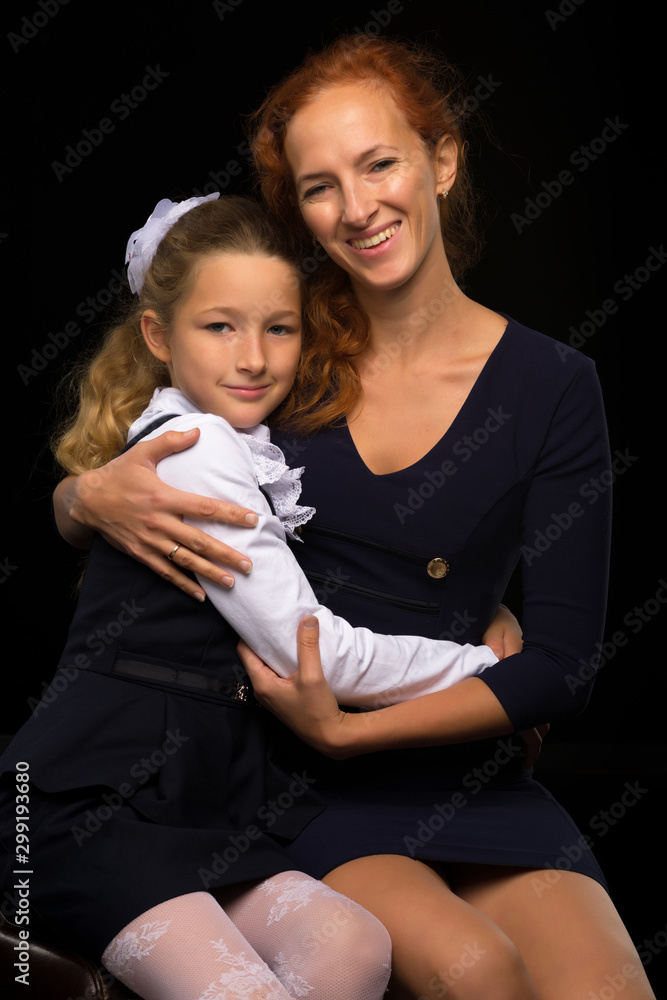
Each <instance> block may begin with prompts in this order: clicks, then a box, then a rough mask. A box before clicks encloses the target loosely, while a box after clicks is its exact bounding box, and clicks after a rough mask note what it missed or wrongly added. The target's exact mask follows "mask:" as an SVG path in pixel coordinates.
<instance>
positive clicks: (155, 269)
mask: <svg viewBox="0 0 667 1000" xmlns="http://www.w3.org/2000/svg"><path fill="white" fill-rule="evenodd" d="M224 253H226V254H232V253H238V254H249V255H253V254H258V255H260V256H264V257H278V258H280V259H282V260H284V261H286V262H287V263H289V264H290V265H292V266H293V267H294V269H295V276H296V274H297V264H298V258H297V255H296V253H295V250H294V247H293V245H292V244H291V242H290V240H289V237H288V236H286V235H285V233H284V231H283V230H281V229H280V228H279V227H278V226H277V225H276V223H275V222H274V221H272V220H271V219H270V217H269V216H268V213H267V211H266V209H264V208H262V207H261V206H260V205H258V204H257V203H256V202H254V201H252V200H251V199H249V198H243V197H239V196H228V197H225V198H220V199H219V200H218V201H209V202H205V203H204V204H201V205H198V206H197V207H195V208H193V209H191V210H190V211H189V212H186V213H185V214H184V215H182V216H181V217H180V218H179V219H178V220H177V221H176V223H175V224H174V225H173V226H172V228H171V229H170V230H169V231H168V232H167V233H166V235H165V236H164V238H163V239H162V241H161V242H160V244H159V246H158V248H157V250H156V252H155V256H154V257H153V260H152V262H151V265H150V267H149V268H148V271H147V273H146V277H145V280H144V285H143V288H142V289H141V294H140V295H139V297H136V296H133V298H132V302H131V304H130V305H129V307H128V310H127V313H126V315H125V317H124V318H123V320H122V321H121V322H120V323H118V324H117V325H115V326H113V327H112V328H111V329H110V330H109V332H108V333H107V335H106V336H105V338H104V340H103V342H102V344H101V345H100V347H99V348H98V349H97V351H96V352H95V354H94V355H93V357H92V358H91V359H90V360H87V361H84V362H83V363H82V364H81V365H79V366H78V367H77V369H75V371H74V372H73V373H72V374H71V376H69V377H68V378H67V380H66V382H65V384H64V386H63V387H62V389H61V392H63V393H64V395H65V399H66V404H65V405H66V408H67V410H68V411H70V412H72V413H73V415H72V416H70V417H69V418H67V419H66V420H65V421H64V424H63V425H61V426H60V427H59V428H58V430H57V431H56V433H55V434H54V436H53V439H52V450H53V453H54V456H55V459H56V461H57V462H58V464H59V465H60V467H61V468H62V469H63V470H64V471H65V472H66V473H67V474H69V475H78V474H79V473H81V472H85V471H86V470H88V469H98V468H100V467H101V466H103V465H106V464H107V462H109V461H110V460H111V459H112V458H115V457H116V455H118V454H119V453H120V452H121V451H122V449H123V448H124V447H125V444H126V441H127V432H128V429H129V427H130V426H131V424H132V423H133V422H134V421H135V420H136V419H137V417H138V416H139V415H140V414H141V413H142V411H143V410H144V409H145V408H146V406H147V405H148V403H149V402H150V399H151V397H152V395H153V393H154V392H155V390H156V389H157V388H159V387H160V386H164V385H169V384H170V380H169V374H168V371H167V367H166V365H165V364H163V363H162V362H161V361H158V360H157V359H156V358H155V357H154V356H153V355H152V354H151V352H150V351H149V349H148V347H147V346H146V343H145V341H144V338H143V335H142V332H141V317H142V315H143V313H144V312H145V311H146V310H147V309H151V310H153V311H154V312H155V314H156V316H157V317H158V319H159V321H160V323H161V324H163V325H164V326H165V327H166V328H169V327H170V325H171V323H172V321H173V317H174V313H175V311H176V308H177V306H178V304H179V302H180V301H181V300H182V299H183V298H184V297H185V296H186V295H187V294H188V292H189V290H190V288H191V286H192V282H193V281H194V278H195V276H196V265H197V264H198V263H199V262H200V261H201V259H202V258H203V257H206V256H211V255H214V254H224ZM295 280H296V277H295Z"/></svg>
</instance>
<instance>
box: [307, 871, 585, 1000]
mask: <svg viewBox="0 0 667 1000" xmlns="http://www.w3.org/2000/svg"><path fill="white" fill-rule="evenodd" d="M325 882H326V883H327V884H328V885H330V886H332V887H333V888H334V889H336V890H337V891H338V892H341V893H343V894H344V895H346V896H349V897H351V898H352V899H354V900H356V901H357V902H358V903H360V904H361V905H362V906H363V907H365V908H366V909H367V910H370V912H371V913H374V914H375V915H376V916H377V917H378V918H379V920H381V921H382V923H383V924H384V926H385V927H386V928H387V930H388V931H389V933H390V935H391V939H392V946H393V954H392V965H393V971H392V979H391V982H390V996H391V997H392V1000H408V998H409V1000H440V998H441V997H444V998H446V1000H542V997H541V995H540V994H539V992H538V991H537V989H536V987H535V984H534V982H533V980H532V979H531V977H530V975H529V973H528V971H527V969H526V966H525V964H524V962H523V959H522V957H521V955H520V954H519V950H518V949H517V948H516V947H515V945H514V944H513V942H512V941H511V940H510V938H509V936H508V935H507V934H506V933H505V932H504V931H503V930H501V928H500V927H499V926H498V925H497V924H496V923H495V922H494V921H493V920H492V919H490V918H489V917H488V916H487V915H485V914H484V913H482V912H480V911H479V910H478V909H476V908H475V907H474V906H472V905H470V904H469V903H468V902H466V901H465V900H463V899H460V898H459V897H458V896H457V895H455V894H454V893H453V892H452V891H451V889H450V888H449V886H448V885H447V883H446V882H445V881H444V880H443V879H442V878H441V877H440V876H439V875H438V874H436V872H435V871H433V870H432V869H431V868H429V867H428V866H427V865H425V864H423V863H422V862H420V861H416V860H413V859H411V858H406V857H400V856H398V855H376V856H374V857H368V858H359V859H358V860H356V861H350V862H349V863H348V864H346V865H342V866H341V867H340V868H337V869H335V870H334V871H333V872H331V873H330V874H329V875H327V877H326V879H325ZM566 996H567V994H566V993H562V994H561V995H560V997H559V1000H565V997H566ZM567 1000H572V998H571V997H569V996H567ZM587 1000H588V998H587Z"/></svg>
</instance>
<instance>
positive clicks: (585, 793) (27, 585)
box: [0, 0, 667, 989]
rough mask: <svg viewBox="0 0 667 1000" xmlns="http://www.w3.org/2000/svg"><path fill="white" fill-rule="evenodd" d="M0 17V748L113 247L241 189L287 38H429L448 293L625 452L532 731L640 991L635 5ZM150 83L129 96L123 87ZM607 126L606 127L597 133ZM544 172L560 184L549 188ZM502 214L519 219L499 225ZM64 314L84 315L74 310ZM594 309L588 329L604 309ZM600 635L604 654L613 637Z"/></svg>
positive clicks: (301, 48)
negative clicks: (581, 403)
mask: <svg viewBox="0 0 667 1000" xmlns="http://www.w3.org/2000/svg"><path fill="white" fill-rule="evenodd" d="M5 11H7V13H6V14H5V15H3V18H4V20H5V25H4V28H3V33H2V35H3V37H2V38H1V39H0V44H2V46H3V49H4V52H3V65H4V67H5V70H6V71H7V72H8V84H7V86H6V88H5V90H4V93H5V101H4V104H5V107H6V110H7V115H6V116H5V117H6V121H7V120H8V135H9V142H8V144H7V146H6V148H5V152H4V154H3V160H4V164H3V166H4V169H5V175H6V178H5V184H4V185H3V193H4V198H3V203H4V204H3V216H2V221H0V228H1V229H2V233H1V234H0V253H1V254H2V260H3V273H4V275H5V276H6V279H7V280H6V283H5V296H4V305H5V309H4V320H5V322H4V324H3V326H4V331H3V332H4V343H5V347H6V351H7V352H8V357H7V360H6V362H5V386H6V390H7V391H6V392H5V393H4V394H3V395H4V398H5V401H6V404H7V406H8V409H7V413H6V415H5V418H4V427H5V446H6V449H7V450H8V452H9V456H8V463H7V471H6V486H5V491H4V499H5V501H6V504H7V510H6V511H5V514H4V518H3V525H4V528H3V541H2V546H1V548H0V560H1V563H0V580H1V582H2V590H1V591H0V593H1V595H2V604H3V608H4V610H5V614H6V619H5V621H6V624H5V630H4V649H5V656H4V658H3V659H4V663H5V675H4V676H5V679H4V688H3V692H2V718H1V719H0V733H5V734H10V733H12V732H14V731H15V729H16V728H17V726H18V725H20V724H21V722H22V721H23V720H24V718H26V717H27V715H28V713H29V711H30V708H29V703H28V699H29V698H31V697H33V698H35V697H38V696H39V695H40V694H41V691H42V686H43V684H44V683H45V682H47V681H48V679H49V677H50V674H51V671H52V669H53V666H54V664H55V662H56V660H57V657H58V654H59V650H60V648H61V646H62V644H63V640H64V636H65V632H66V628H67V624H68V620H69V617H70V614H71V609H72V600H73V598H72V590H73V581H74V578H75V576H76V573H77V569H78V559H77V556H76V554H75V553H73V552H72V551H70V550H69V549H68V548H67V547H66V546H65V545H64V544H63V543H61V542H59V541H58V539H57V538H56V536H55V532H54V529H53V526H52V523H51V518H50V511H49V495H50V492H51V489H52V486H53V482H54V479H53V469H52V465H51V460H50V457H49V454H48V450H47V449H46V441H47V436H48V433H49V431H50V429H51V426H52V423H53V412H52V400H53V394H54V389H55V386H56V384H57V382H58V380H59V379H60V378H61V377H62V375H63V374H64V373H65V372H66V371H67V370H68V368H69V367H70V366H71V365H72V363H73V362H74V361H75V359H76V357H77V355H78V353H79V351H80V350H81V349H82V348H84V347H85V346H86V345H88V344H90V343H91V342H92V341H94V340H95V338H97V337H98V336H99V334H100V331H101V329H102V324H103V321H104V313H103V311H101V310H102V306H103V305H104V304H105V303H106V302H107V301H108V300H109V299H113V298H114V296H113V290H114V289H115V288H116V281H115V276H114V270H115V271H116V272H117V273H120V272H122V270H123V268H122V264H123V257H124V250H125V244H126V241H127V238H128V236H129V234H130V232H131V231H132V230H133V229H136V228H138V227H139V226H140V225H141V223H142V222H143V220H144V219H145V218H146V216H147V214H148V213H149V211H150V209H151V208H152V206H153V205H154V204H155V202H156V201H158V200H159V199H160V198H163V197H170V198H173V199H175V200H178V199H180V198H182V197H190V196H191V195H193V194H195V193H208V191H210V190H213V189H214V187H217V188H219V189H220V190H223V191H226V192H228V193H229V192H238V191H246V190H249V188H250V184H251V174H250V168H249V164H248V157H247V152H246V149H247V147H245V145H244V133H243V123H242V116H243V115H244V114H246V113H248V112H250V111H251V110H252V109H253V108H254V107H255V106H256V104H257V103H258V102H259V100H260V99H261V98H262V96H263V94H264V93H265V91H266V88H267V86H268V85H269V84H270V83H272V82H274V81H275V80H277V79H278V78H279V77H280V76H281V75H282V74H283V73H284V72H285V71H286V70H287V69H289V68H290V67H291V66H293V65H295V64H296V63H298V62H299V61H300V60H301V58H302V56H303V54H304V52H305V50H306V49H307V48H308V47H309V46H312V47H319V46H320V44H321V43H323V42H326V41H328V40H330V39H331V38H332V37H334V36H335V35H337V34H339V33H340V32H343V31H346V30H357V29H366V30H368V31H369V32H371V33H374V34H377V33H386V34H388V35H400V36H405V37H407V38H416V39H420V40H422V41H426V42H430V43H431V44H432V45H434V46H435V47H437V48H439V49H440V50H441V51H443V52H444V53H445V54H446V55H447V56H448V57H449V58H450V59H451V60H452V61H453V62H455V63H457V64H458V65H459V67H460V68H461V69H462V70H463V72H464V73H465V75H466V77H467V80H468V84H469V93H470V95H471V99H473V98H474V94H475V88H477V95H478V96H480V97H482V101H481V110H482V111H483V112H484V113H485V114H486V115H488V118H489V120H490V122H491V123H492V126H493V130H494V132H495V136H496V139H495V141H494V140H493V139H492V138H489V137H486V138H485V137H484V136H482V135H481V134H480V136H478V137H477V139H475V141H474V142H473V145H472V149H471V153H472V157H473V167H474V171H475V174H476V177H477V182H478V185H480V186H481V188H482V189H483V193H484V196H485V204H486V213H487V225H486V235H487V250H486V253H485V256H484V258H483V261H482V263H481V264H480V265H479V266H478V267H477V268H476V270H475V271H474V272H473V273H472V275H471V276H469V278H468V279H467V281H468V285H467V291H468V293H469V294H470V295H471V296H472V297H473V298H476V299H479V300H480V301H482V302H484V303H485V304H486V305H488V306H490V307H491V308H495V309H498V310H501V311H503V312H507V313H509V314H510V315H512V316H514V317H515V318H517V319H519V320H520V321H521V322H523V323H524V324H526V325H527V326H532V327H534V328H536V329H539V330H542V331H543V332H545V333H547V334H549V335H551V336H553V337H555V338H556V339H558V340H561V341H562V342H563V343H565V344H568V343H576V345H577V346H581V347H582V350H583V351H584V352H585V353H586V354H588V355H589V356H590V357H592V358H594V360H595V361H596V363H597V367H598V372H599V375H600V379H601V382H602V386H603V391H604V396H605V400H606V405H607V411H608V419H609V429H610V435H611V442H612V451H614V452H616V451H618V452H619V453H620V454H622V455H625V456H626V460H625V462H624V463H623V464H624V468H623V471H622V473H621V474H620V475H619V476H618V478H617V482H616V485H615V488H614V494H615V497H614V503H615V529H614V543H613V563H612V577H611V587H610V603H609V614H608V627H607V642H608V643H609V645H607V646H606V647H605V649H603V652H602V655H603V656H604V659H605V662H604V664H603V669H602V670H601V671H600V674H599V678H598V681H597V684H596V689H595V692H594V695H593V699H592V702H591V704H590V706H589V708H588V710H587V712H586V713H585V714H584V715H583V716H581V717H579V718H577V719H575V720H572V721H571V722H568V723H561V724H559V725H558V726H555V727H554V728H553V729H552V732H551V734H550V736H549V740H548V744H547V746H546V747H545V750H544V751H543V758H542V762H541V764H540V765H538V768H541V772H540V773H541V776H542V779H543V780H544V782H545V784H547V785H548V786H549V787H551V788H552V789H553V790H554V791H555V792H556V793H557V794H558V796H559V798H560V799H561V801H563V802H564V803H565V804H566V805H567V807H568V808H569V809H570V810H571V811H572V812H573V813H574V814H575V816H576V818H577V820H578V822H579V825H580V827H581V829H582V831H583V832H585V833H588V834H590V835H591V836H592V838H593V840H594V841H595V848H596V850H597V852H598V855H599V857H600V859H601V861H602V863H603V867H604V868H605V869H606V871H607V873H608V876H609V879H610V882H611V888H612V892H613V895H614V898H615V899H616V902H617V905H618V906H619V908H620V910H621V912H622V915H623V917H624V919H625V920H626V923H627V924H628V926H629V928H630V931H631V934H632V936H633V939H634V940H635V941H636V942H637V944H638V946H639V947H640V950H641V951H642V955H643V957H644V960H645V961H646V962H647V971H648V973H649V975H650V976H651V977H652V978H653V981H654V983H655V988H656V989H659V980H660V975H661V974H662V975H664V970H665V968H666V967H667V957H666V956H667V906H665V903H664V892H665V880H664V878H663V874H662V872H663V846H662V845H663V843H664V840H665V838H664V821H663V818H662V810H661V808H660V802H661V800H662V799H663V797H664V788H665V764H664V744H665V741H664V727H663V711H664V703H665V687H666V685H665V680H664V657H663V655H662V648H663V646H664V643H663V642H661V639H662V638H663V634H664V627H665V618H666V616H665V613H664V610H663V609H664V607H665V604H664V603H662V602H664V601H665V600H667V582H666V580H667V565H666V563H665V556H664V548H663V544H662V543H663V513H662V511H663V503H662V498H661V493H660V488H661V486H662V483H663V474H662V473H659V465H660V464H662V463H661V462H660V456H661V452H662V436H663V434H662V431H663V423H664V409H663V405H662V382H663V378H662V368H663V367H664V347H663V343H662V342H663V339H664V327H665V324H664V320H663V317H662V314H661V313H660V312H659V309H658V302H659V296H658V290H659V286H662V285H663V282H664V273H663V271H664V268H662V269H660V268H658V269H657V270H647V269H646V262H647V259H649V258H650V257H651V254H652V252H653V249H655V250H660V248H661V246H662V243H661V241H662V240H664V239H665V236H666V233H665V224H664V218H663V216H662V211H661V207H662V206H661V200H662V199H661V194H662V188H661V185H660V184H659V181H658V172H659V169H660V167H662V165H663V163H664V149H663V147H664V143H663V142H662V141H661V139H660V132H661V130H662V122H663V118H664V115H663V112H662V106H661V104H659V103H658V102H659V100H660V94H661V90H663V89H664V88H662V86H661V84H662V79H661V77H662V74H663V70H662V68H661V65H660V58H661V53H660V45H659V40H658V35H659V31H660V29H659V28H658V25H657V23H656V22H655V21H654V20H652V19H651V16H650V14H649V12H648V5H646V4H642V3H639V4H634V5H632V9H631V10H628V5H623V6H621V5H620V4H614V3H603V2H601V0H579V2H578V3H575V2H574V0H562V2H560V5H559V4H556V3H554V4H553V5H552V6H551V7H548V6H547V7H545V6H544V5H543V3H541V2H528V0H526V2H512V3H509V4H500V3H496V2H483V0H469V2H468V3H466V4H458V5H450V4H447V5H444V4H443V5H439V4H435V3H425V2H419V0H413V2H410V0H405V2H404V3H402V4H401V3H398V2H397V0H392V3H391V4H390V5H388V4H387V3H385V2H384V0H378V3H376V4H372V3H371V2H370V0H368V2H362V0H350V2H338V0H334V2H332V3H330V4H327V5H323V4H322V5H309V6H308V8H298V9H297V6H296V5H292V4H285V3H283V4H272V5H270V6H268V7H267V5H264V4H259V3H258V2H257V0H233V2H231V0H230V2H228V3H224V2H220V3H212V2H190V3H187V4H185V3H182V4H179V3H171V4H164V3H161V4H157V3H155V4H154V3H136V2H135V3H133V4H130V3H126V2H122V3H106V4H84V3H81V2H78V0H70V2H69V3H67V4H62V5H61V4H59V3H58V2H57V0H41V5H40V2H39V0H35V2H34V3H32V2H30V3H21V4H16V5H14V6H13V7H10V8H9V9H7V8H5ZM149 69H151V70H152V71H153V75H152V76H150V77H149V80H150V84H151V86H153V87H154V89H152V90H141V89H139V90H137V89H136V88H141V87H142V81H143V80H144V78H145V77H146V74H147V72H148V70H149ZM156 78H157V79H159V80H160V82H159V83H157V82H156ZM485 81H486V82H485ZM123 95H130V100H131V102H132V104H133V105H134V107H132V106H129V105H128V104H126V103H124V96H123ZM132 95H134V96H132ZM473 103H474V100H473ZM105 119H106V123H105V124H104V126H101V125H100V123H101V122H102V121H103V120H105ZM607 119H610V120H611V121H614V122H617V123H618V126H619V127H618V128H617V132H618V135H617V136H616V137H615V138H614V139H613V141H610V142H607V143H605V142H604V141H602V142H601V141H600V137H601V136H602V133H603V131H604V129H605V124H606V121H607ZM620 126H623V127H620ZM104 129H106V130H107V131H106V132H105V131H104ZM85 130H87V131H88V133H89V135H88V140H90V136H91V135H92V136H94V137H95V138H96V140H97V144H93V143H90V142H89V145H88V146H86V145H84V146H82V147H80V153H81V152H84V153H85V155H82V156H81V157H80V162H78V163H77V162H76V159H72V155H71V154H70V160H69V167H68V164H67V162H66V159H65V158H66V156H67V154H68V147H73V148H74V150H76V147H77V146H78V145H79V144H80V143H81V142H82V141H83V140H85V139H86V135H85ZM606 135H607V136H609V135H610V132H609V131H607V132H606ZM582 147H587V148H588V149H589V150H591V153H590V155H587V154H586V153H585V152H583V151H582ZM602 147H605V148H602ZM577 151H579V152H577ZM571 158H572V159H571ZM58 163H59V164H63V165H64V167H67V169H66V170H65V169H63V168H62V167H58V166H57V164H58ZM584 163H585V164H586V169H582V164H584ZM563 170H569V172H570V175H571V177H572V183H571V184H569V185H567V186H564V187H563V188H562V190H561V191H560V193H558V194H555V192H556V191H557V187H556V185H555V183H554V182H556V180H557V178H558V175H559V174H560V173H561V172H562V171H563ZM660 173H661V174H664V170H661V171H660ZM216 179H217V180H216ZM206 185H209V186H208V188H206ZM545 185H547V186H545ZM205 189H206V190H205ZM548 191H550V192H551V195H550V196H549V197H550V203H549V197H547V192H548ZM538 196H539V197H538ZM527 199H531V200H532V201H533V203H535V204H536V205H537V208H538V209H539V214H537V212H536V211H534V213H533V214H534V215H536V216H537V217H535V218H533V219H532V220H530V221H528V222H527V223H526V222H524V223H521V222H520V220H519V219H518V216H524V217H525V216H526V200H527ZM536 199H537V201H536ZM658 260H659V257H652V258H651V266H652V267H656V266H657V265H656V261H658ZM638 269H639V270H638ZM626 275H629V276H631V277H632V281H633V282H634V283H635V286H636V287H634V288H633V287H632V285H631V283H629V282H628V279H627V278H626V277H625V276H626ZM109 289H111V291H109ZM88 299H92V302H93V306H92V308H93V309H95V310H100V311H99V312H97V313H96V314H95V315H94V317H93V314H92V312H91V310H90V309H89V307H88V306H87V305H86V302H87V300H88ZM608 300H613V304H614V306H615V307H616V308H615V311H614V312H613V315H605V314H604V311H603V303H604V302H607V301H608ZM602 317H604V323H602V322H601V319H602ZM596 319H597V322H596ZM68 324H70V325H69V327H68ZM582 324H587V325H585V326H584V333H583V335H582V334H581V333H580V334H579V339H578V340H576V341H573V340H572V339H571V338H572V337H573V335H575V334H576V331H581V328H582ZM74 328H76V331H77V332H76V333H74V332H73V331H74ZM69 334H71V336H70V335H69ZM35 352H36V353H35ZM40 358H41V360H40ZM617 468H619V469H620V466H617ZM661 581H662V582H661ZM661 598H662V601H661ZM637 608H638V609H641V614H640V615H639V616H638V615H637V611H636V610H635V609H637ZM619 632H620V633H622V641H620V642H619V641H616V642H612V637H613V636H614V635H615V634H616V637H617V639H618V638H619V636H618V633H619ZM605 651H606V653H605ZM82 750H83V748H82ZM635 782H637V784H636V785H635ZM626 783H629V785H630V786H631V787H634V788H635V789H636V790H637V791H636V794H635V801H634V803H633V804H632V805H628V804H627V803H628V802H629V799H630V796H629V794H626V795H625V799H622V796H623V795H624V793H626V792H627V791H628V790H627V788H626ZM623 803H625V804H623ZM604 811H606V812H607V814H608V816H609V818H610V820H611V822H609V823H606V821H605V820H603V819H602V815H603V812H604ZM605 824H606V826H607V829H606V830H605V831H604V833H602V834H601V833H600V831H601V830H602V829H604V826H605ZM645 942H650V945H648V944H646V943H645ZM564 960H566V956H564ZM603 985H604V984H601V987H602V986H603Z"/></svg>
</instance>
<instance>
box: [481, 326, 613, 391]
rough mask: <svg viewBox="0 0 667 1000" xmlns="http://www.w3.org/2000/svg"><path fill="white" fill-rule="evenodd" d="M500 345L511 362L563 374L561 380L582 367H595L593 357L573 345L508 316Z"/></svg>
mask: <svg viewBox="0 0 667 1000" xmlns="http://www.w3.org/2000/svg"><path fill="white" fill-rule="evenodd" d="M501 345H502V347H503V350H504V354H505V358H506V359H507V360H510V361H511V362H512V363H513V364H515V365H517V366H518V367H520V368H521V369H529V370H532V371H533V372H534V373H538V372H543V373H545V374H548V375H549V376H550V377H551V378H554V377H557V376H562V380H563V381H568V380H570V379H572V378H573V377H574V376H575V375H576V373H577V372H579V371H581V370H586V371H589V372H592V371H594V370H595V364H594V363H593V361H591V359H590V358H587V357H586V355H585V354H582V353H581V352H580V351H578V350H576V348H574V347H571V346H570V345H569V344H567V343H565V342H563V341H561V340H558V339H556V338H555V337H551V336H549V335H547V334H545V333H540V332H539V331H537V330H534V329H532V328H531V327H529V326H525V325H524V324H523V323H519V322H518V321H517V320H515V319H512V318H511V317H509V316H508V317H507V327H506V329H505V333H504V335H503V338H502V340H501V341H500V343H499V346H501ZM559 380H560V379H559Z"/></svg>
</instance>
